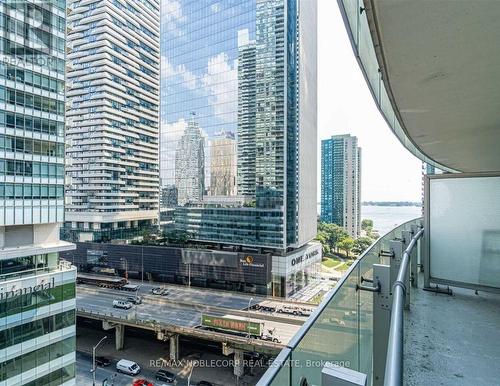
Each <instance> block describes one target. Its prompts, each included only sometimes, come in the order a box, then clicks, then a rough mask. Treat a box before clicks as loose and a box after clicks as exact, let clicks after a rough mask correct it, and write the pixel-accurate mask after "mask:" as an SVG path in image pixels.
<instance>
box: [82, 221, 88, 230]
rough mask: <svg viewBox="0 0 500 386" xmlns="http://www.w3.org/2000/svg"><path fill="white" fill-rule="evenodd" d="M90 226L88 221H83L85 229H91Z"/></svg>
mask: <svg viewBox="0 0 500 386" xmlns="http://www.w3.org/2000/svg"><path fill="white" fill-rule="evenodd" d="M89 228H90V227H89V223H88V222H87V221H85V222H84V223H83V229H89Z"/></svg>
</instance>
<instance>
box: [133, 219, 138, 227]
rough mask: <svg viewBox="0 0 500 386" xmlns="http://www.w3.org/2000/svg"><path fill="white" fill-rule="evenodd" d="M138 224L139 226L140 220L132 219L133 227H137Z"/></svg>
mask: <svg viewBox="0 0 500 386" xmlns="http://www.w3.org/2000/svg"><path fill="white" fill-rule="evenodd" d="M138 226H139V221H137V220H134V221H132V227H133V228H137V227H138Z"/></svg>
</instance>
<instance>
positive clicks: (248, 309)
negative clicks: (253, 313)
mask: <svg viewBox="0 0 500 386" xmlns="http://www.w3.org/2000/svg"><path fill="white" fill-rule="evenodd" d="M252 300H253V298H250V300H249V301H248V308H247V311H248V312H250V303H251V302H252Z"/></svg>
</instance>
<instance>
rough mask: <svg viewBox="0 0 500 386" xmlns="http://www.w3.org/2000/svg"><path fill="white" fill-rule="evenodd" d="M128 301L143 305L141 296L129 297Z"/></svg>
mask: <svg viewBox="0 0 500 386" xmlns="http://www.w3.org/2000/svg"><path fill="white" fill-rule="evenodd" d="M127 301H128V302H130V303H133V304H142V298H141V297H140V296H127Z"/></svg>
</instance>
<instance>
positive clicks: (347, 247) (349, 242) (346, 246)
mask: <svg viewBox="0 0 500 386" xmlns="http://www.w3.org/2000/svg"><path fill="white" fill-rule="evenodd" d="M353 246H354V240H353V239H351V238H350V237H346V238H345V239H343V240H342V241H340V242H339V243H338V244H337V247H338V248H340V249H342V250H344V251H345V254H346V255H347V257H349V253H350V252H351V250H352V247H353Z"/></svg>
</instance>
